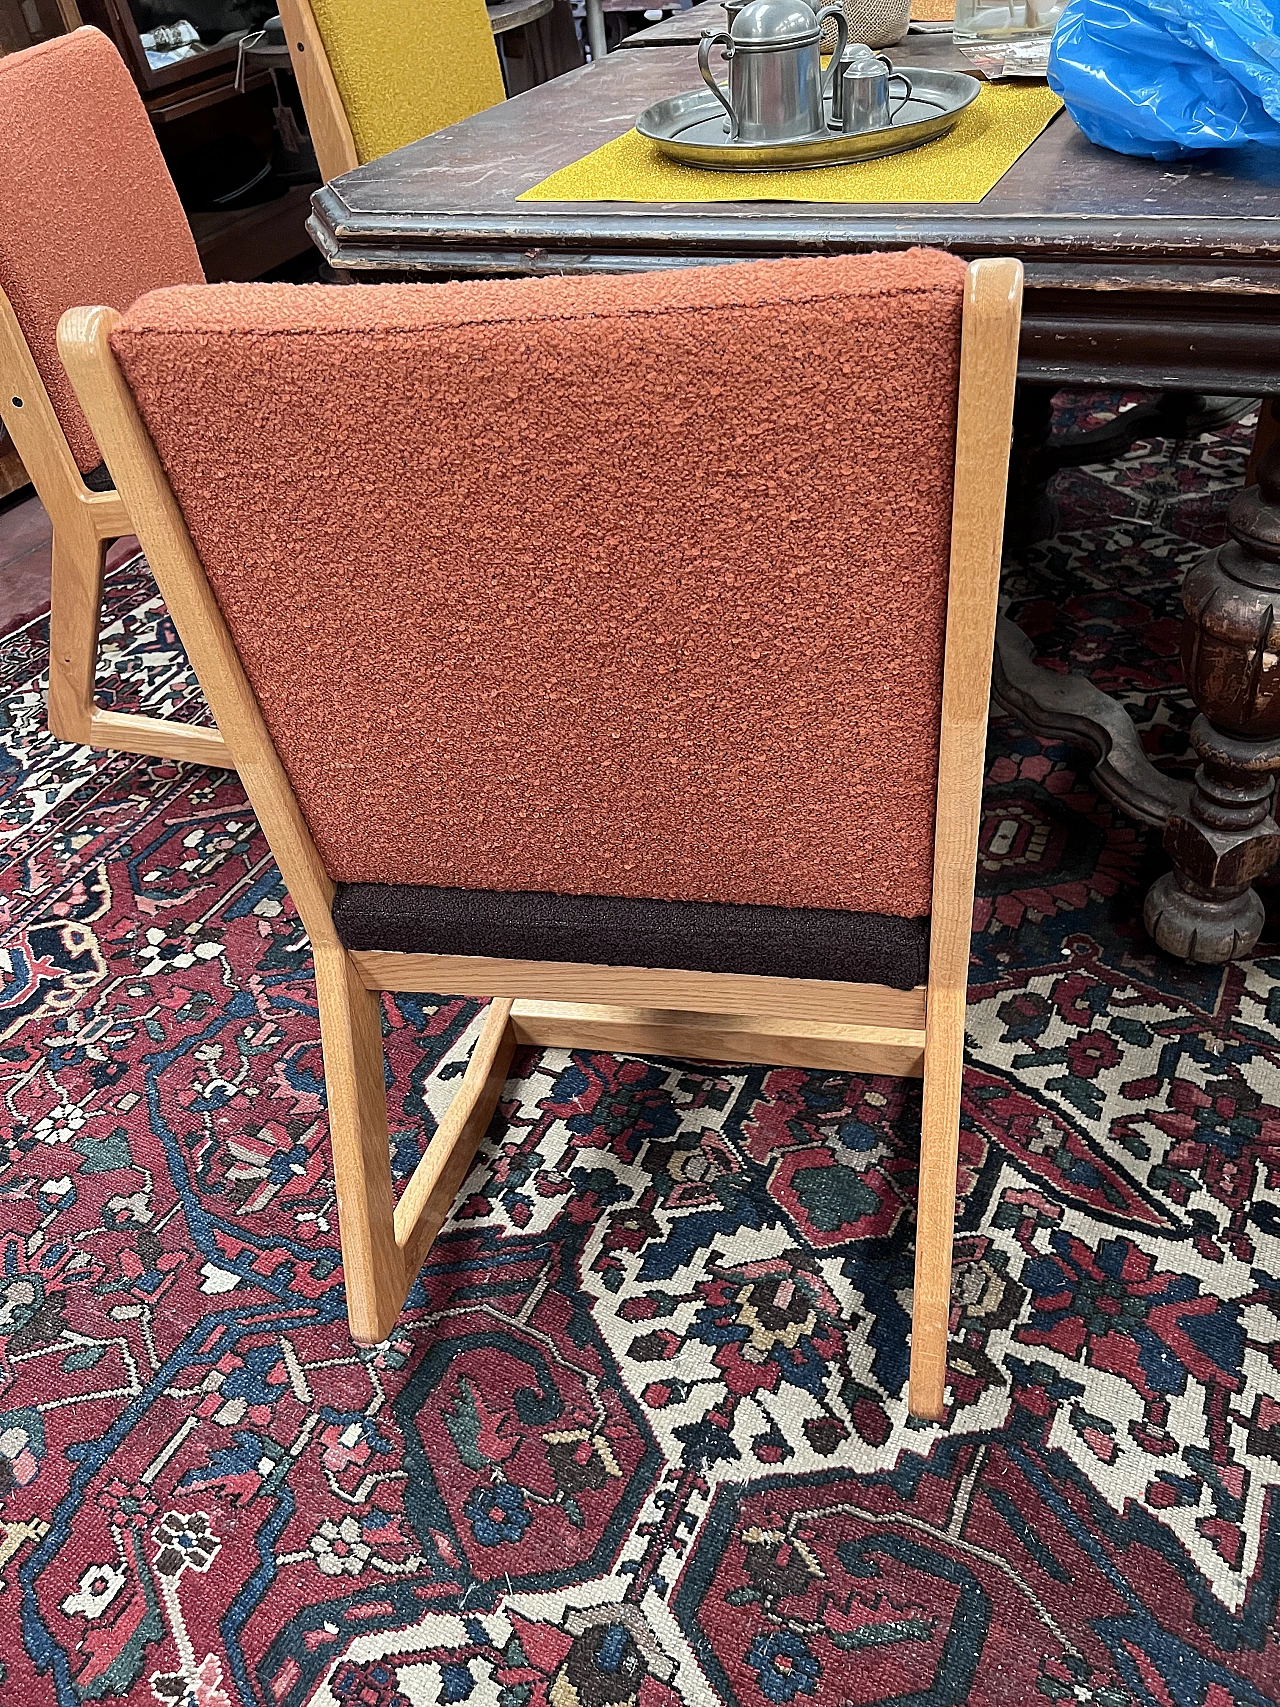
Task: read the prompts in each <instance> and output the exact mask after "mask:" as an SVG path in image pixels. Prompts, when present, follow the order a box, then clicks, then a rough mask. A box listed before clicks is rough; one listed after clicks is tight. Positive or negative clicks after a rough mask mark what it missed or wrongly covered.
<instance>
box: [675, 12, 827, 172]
mask: <svg viewBox="0 0 1280 1707" xmlns="http://www.w3.org/2000/svg"><path fill="white" fill-rule="evenodd" d="M828 18H830V19H831V20H832V22H833V23H834V24H835V27H836V35H837V41H836V51H835V53H834V54H833V55H832V59H831V65H830V67H829V68H828V71H827V79H826V80H827V83H828V85H834V84H835V78H836V76H837V74H838V71H839V67H840V62H841V61H842V60H843V58H844V52H845V48H846V47H847V46H848V42H849V26H848V24H847V23H846V22H845V16H844V11H843V9H842V8H841V7H840V6H824V7H823V9H822V10H821V11H820V12H817V13H815V12H814V10H813V8H812V7H811V6H809V5H808V4H807V3H806V0H750V4H749V5H746V6H743V8H742V10H741V11H740V12H738V13H737V15H736V16H735V18H734V20H733V28H732V30H707V31H706V32H705V33H704V35H703V37H702V41H701V44H700V45H699V47H698V69H699V71H701V73H702V77H703V81H704V82H705V83H706V84H707V85H708V87H709V88H710V89H711V90H712V91H713V92H714V94H715V96H716V99H717V100H718V101H719V102H720V104H721V106H722V107H723V108H724V110H725V112H726V113H728V115H729V127H728V128H729V139H730V141H734V142H790V141H795V140H798V139H800V138H803V137H811V136H820V135H824V134H825V133H826V130H827V122H826V117H825V114H824V112H823V106H822V97H823V92H824V90H823V74H822V60H821V57H820V49H821V42H822V26H823V24H824V23H826V21H827V19H828ZM714 47H722V48H723V49H724V57H725V60H726V61H727V63H728V66H729V90H728V93H727V94H726V93H725V90H724V89H723V88H722V86H721V85H720V84H719V83H718V82H717V81H716V78H715V76H714V74H713V73H712V70H711V50H712V48H714ZM837 105H838V100H837ZM837 116H838V115H837Z"/></svg>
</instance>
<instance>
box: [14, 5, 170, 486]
mask: <svg viewBox="0 0 1280 1707" xmlns="http://www.w3.org/2000/svg"><path fill="white" fill-rule="evenodd" d="M0 115H2V122H0V290H3V291H4V292H5V294H6V296H8V298H9V300H10V302H11V303H12V304H13V311H14V313H15V314H16V315H17V317H18V323H19V325H20V326H21V327H22V331H23V336H24V337H25V338H26V340H27V343H28V344H29V345H30V347H31V354H32V355H33V356H34V358H35V363H36V367H37V368H38V369H39V370H40V377H41V379H42V380H43V381H44V384H45V389H46V390H47V391H48V393H49V397H50V400H51V401H52V403H53V407H54V411H55V413H56V414H57V417H58V420H59V422H60V423H61V426H62V430H63V432H64V433H65V434H66V435H67V442H68V444H69V445H70V446H71V454H72V455H73V456H74V457H75V459H76V464H77V466H78V467H79V468H80V469H81V471H82V472H83V471H87V470H89V469H91V468H93V467H94V466H95V465H96V464H97V463H99V462H101V460H102V453H101V452H100V451H99V449H98V447H97V445H96V444H95V443H94V438H93V434H92V433H91V432H90V431H89V423H88V422H87V421H86V420H85V418H84V416H83V414H82V413H81V411H80V405H79V404H78V403H77V402H76V397H75V393H74V391H73V390H72V389H71V382H70V381H69V380H68V378H67V376H66V373H65V372H64V371H63V367H62V363H61V361H60V360H59V359H58V348H57V331H58V321H59V320H60V319H61V318H62V316H63V314H64V313H65V312H66V311H67V309H68V308H76V307H79V306H82V305H83V306H86V307H88V306H94V305H96V304H99V303H105V304H106V305H107V306H108V307H111V308H120V309H124V308H127V307H128V306H129V304H130V303H131V302H132V301H133V300H134V299H135V297H139V296H141V295H142V294H143V292H144V291H149V290H155V289H157V288H158V287H159V286H161V285H173V284H194V283H197V282H199V281H200V280H201V279H203V277H204V274H203V272H202V271H201V267H200V257H199V256H198V255H197V253H196V245H195V239H194V238H193V237H192V235H191V228H190V226H189V225H188V224H187V216H186V214H185V213H184V212H183V211H182V204H181V202H180V201H179V200H178V192H177V191H176V190H175V189H174V187H173V180H172V179H171V178H170V176H169V170H168V167H167V166H166V165H165V163H164V157H163V155H162V154H161V153H160V148H159V144H158V143H157V142H156V138H155V132H154V131H153V130H152V128H151V121H150V120H149V119H148V117H147V114H146V110H145V109H144V107H143V105H142V101H141V100H140V99H139V96H138V91H137V89H136V88H135V87H134V83H133V79H132V78H131V77H130V76H129V73H128V71H127V70H126V69H125V64H124V61H123V60H122V59H121V57H120V55H119V54H118V53H117V52H116V50H115V48H114V47H113V46H112V45H111V43H110V42H109V41H108V40H107V38H106V36H104V35H103V34H102V32H101V31H100V30H94V29H82V30H75V31H74V32H73V33H72V34H71V35H68V36H58V37H55V38H54V40H53V41H47V42H41V43H40V44H39V45H38V46H36V47H32V48H27V49H25V50H24V51H23V52H21V53H14V54H10V55H9V56H8V57H7V58H4V59H0Z"/></svg>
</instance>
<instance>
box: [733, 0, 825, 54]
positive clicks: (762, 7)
mask: <svg viewBox="0 0 1280 1707" xmlns="http://www.w3.org/2000/svg"><path fill="white" fill-rule="evenodd" d="M817 27H818V19H817V14H816V13H815V12H814V10H813V7H812V6H809V5H807V4H806V0H751V3H750V5H747V6H744V7H743V8H742V10H741V11H740V12H739V13H738V15H737V17H736V18H735V19H734V20H733V31H732V35H733V39H734V41H735V42H743V43H749V42H756V43H763V42H782V41H798V40H800V39H802V38H804V37H806V36H812V35H813V33H814V31H815V30H816V29H817Z"/></svg>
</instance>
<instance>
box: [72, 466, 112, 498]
mask: <svg viewBox="0 0 1280 1707" xmlns="http://www.w3.org/2000/svg"><path fill="white" fill-rule="evenodd" d="M80 478H81V480H83V481H84V483H85V485H86V486H87V487H88V488H89V490H90V491H91V492H114V491H115V481H114V480H113V479H112V478H111V470H110V469H109V468H108V467H107V465H106V463H105V462H99V463H95V464H94V466H93V467H92V468H90V469H86V470H83V471H82V472H81V475H80Z"/></svg>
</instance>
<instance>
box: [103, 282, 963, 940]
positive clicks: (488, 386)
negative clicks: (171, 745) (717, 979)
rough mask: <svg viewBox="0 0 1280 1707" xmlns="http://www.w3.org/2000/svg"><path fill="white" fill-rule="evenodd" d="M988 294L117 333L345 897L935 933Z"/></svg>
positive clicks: (397, 290)
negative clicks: (429, 894)
mask: <svg viewBox="0 0 1280 1707" xmlns="http://www.w3.org/2000/svg"><path fill="white" fill-rule="evenodd" d="M964 278H965V273H964V268H963V266H962V265H961V263H960V262H959V261H957V260H955V259H953V258H950V257H948V256H946V255H941V254H937V253H932V252H928V251H913V252H911V253H908V254H904V255H898V256H869V257H845V258H840V259H833V260H821V261H819V260H812V261H785V262H761V263H751V264H745V265H740V266H731V267H724V268H715V269H702V268H691V269H687V270H679V271H673V272H669V273H654V274H649V275H647V276H637V277H625V278H609V277H604V276H592V277H586V278H581V279H544V280H531V281H515V282H486V283H475V284H449V285H437V286H374V287H351V288H346V289H341V290H335V289H326V288H323V287H293V286H285V285H273V286H265V287H260V286H218V287H214V288H210V289H205V290H176V291H167V292H162V293H159V294H157V295H154V296H151V297H149V298H147V299H145V300H143V301H142V302H139V303H137V304H136V305H135V306H134V308H133V309H132V310H131V311H130V313H129V314H128V315H127V316H126V317H125V319H124V321H123V322H122V323H121V324H120V325H119V326H118V327H117V328H116V330H115V332H114V333H113V334H112V346H113V348H114V350H115V353H116V357H117V359H118V361H119V363H120V365H121V368H122V369H123V372H124V374H125V376H126V379H127V381H128V383H129V385H130V386H131V388H132V390H133V392H134V395H135V397H136V399H137V402H138V404H139V407H140V410H141V413H142V415H143V417H144V419H145V422H146V424H147V427H148V429H149V431H150V433H151V435H152V438H153V440H154V442H155V445H156V447H157V450H158V452H159V454H160V457H161V460H162V462H163V464H164V467H165V470H166V472H167V474H168V477H169V480H170V483H171V485H172V487H173V490H174V493H175V495H176V497H177V500H178V502H179V504H180V506H181V508H182V510H183V513H184V515H185V518H186V521H187V525H188V527H189V529H190V531H191V534H192V537H193V539H194V542H195V545H196V548H197V550H198V552H199V554H200V557H201V559H202V561H203V563H204V566H205V570H206V572H207V575H208V577H209V579H210V582H211V584H212V586H213V588H214V591H215V593H216V596H217V598H218V601H219V603H220V605H221V606H222V609H223V611H224V612H225V615H226V618H227V622H228V625H229V628H230V630H231V633H232V635H233V637H234V640H235V644H236V647H237V649H238V651H239V653H240V656H241V659H242V661H243V663H244V666H245V669H246V671H247V674H248V676H249V679H250V681H251V683H252V685H253V688H254V691H255V694H256V696H257V698H258V701H259V704H260V705H261V707H262V710H263V713H264V715H265V717H266V720H267V722H268V725H269V727H270V730H271V734H272V737H273V740H274V742H275V745H276V748H277V750H278V752H279V753H280V756H281V758H282V760H283V761H284V764H285V766H286V768H287V770H288V772H289V775H290V778H291V780H292V783H293V786H294V788H295V790H296V792H297V795H298V799H299V802H300V804H301V806H302V809H303V812H304V814H305V816H306V818H307V820H308V823H309V825H310V827H311V830H312V833H313V835H314V838H315V841H316V843H317V846H318V848H319V851H320V853H321V856H322V858H323V860H324V862H325V864H326V866H327V868H328V870H329V873H330V875H331V876H332V877H333V878H335V879H336V880H338V881H341V882H352V883H357V882H382V883H405V884H434V885H455V886H460V887H464V888H474V889H497V890H534V891H557V892H560V893H562V894H566V893H567V894H598V895H614V896H646V897H652V898H655V899H660V900H676V899H686V900H693V901H727V902H740V903H741V902H746V903H772V904H780V905H784V906H802V905H803V906H811V907H831V908H846V909H855V910H859V911H867V912H880V913H893V914H898V915H900V916H903V917H916V916H920V915H923V914H925V913H927V912H928V911H929V906H930V879H931V871H932V839H933V822H934V803H935V794H936V789H937V755H938V737H939V718H940V712H939V703H940V688H941V676H942V653H943V632H944V622H945V614H946V592H947V575H948V552H949V544H950V514H951V496H952V480H953V462H954V456H955V441H954V434H955V410H956V397H957V386H958V359H959V343H960V319H961V305H962V295H963V290H964Z"/></svg>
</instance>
